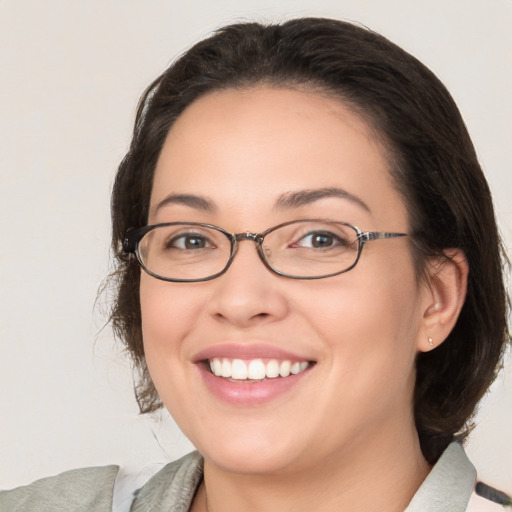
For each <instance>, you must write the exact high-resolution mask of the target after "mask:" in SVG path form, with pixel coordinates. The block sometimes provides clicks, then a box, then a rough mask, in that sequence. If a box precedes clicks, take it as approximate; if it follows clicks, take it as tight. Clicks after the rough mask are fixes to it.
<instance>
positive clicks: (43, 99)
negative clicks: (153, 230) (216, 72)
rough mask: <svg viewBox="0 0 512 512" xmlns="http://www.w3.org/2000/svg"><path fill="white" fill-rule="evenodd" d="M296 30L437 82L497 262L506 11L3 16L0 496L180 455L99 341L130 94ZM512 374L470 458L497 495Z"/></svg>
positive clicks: (446, 4) (256, 5) (506, 211)
mask: <svg viewBox="0 0 512 512" xmlns="http://www.w3.org/2000/svg"><path fill="white" fill-rule="evenodd" d="M305 15H316V16H329V17H336V18H342V19H347V20H355V21H358V22H360V23H363V24H364V25H367V26H369V27H371V28H372V29H374V30H376V31H378V32H381V33H382V34H384V35H385V36H387V37H389V38H390V39H391V40H393V41H394V42H396V43H398V44H399V45H401V46H403V47H404V48H405V49H406V50H408V51H409V52H411V53H412V54H414V55H415V56H417V57H418V58H419V59H420V60H422V61H423V62H424V63H425V64H427V65H428V66H429V67H430V68H431V69H433V70H434V72H436V73H437V74H438V76H439V77H440V78H441V79H442V80H443V81H444V83H445V84H446V85H447V86H448V88H449V89H450V91H451V92H452V94H453V96H454V97H455V100H456V101H457V103H458V105H459V107H460V109H461V111H462V114H463V116H464V118H465V121H466V123H467V125H468V128H469V131H470V133H471V134H472V136H473V140H474V143H475V145H476V148H477V152H478V154H479V157H480V160H481V162H482V164H483V167H484V169H485V172H486V174H487V177H488V179H489V182H490V184H491V188H492V190H493V193H494V199H495V203H496V209H497V213H498V217H499V222H500V227H501V230H502V234H503V237H504V239H505V243H506V246H507V247H508V248H509V249H510V247H511V240H512V206H511V202H512V201H511V193H512V181H511V180H512V178H511V169H510V163H511V161H512V152H511V146H512V128H511V127H512V122H511V119H512V94H511V91H512V70H511V55H512V36H511V34H512V31H511V29H510V27H511V26H512V1H511V0H443V1H442V2H441V1H432V0H425V1H422V0H383V1H379V0H358V1H355V0H354V1H350V0H332V1H329V0H314V1H313V0H293V1H291V0H278V1H276V0H273V1H270V0H258V1H251V0H216V1H208V0H187V1H184V0H183V1H180V2H177V1H175V0H146V1H143V0H140V1H135V0H111V1H109V0H83V1H64V0H62V1H57V0H45V1H43V2H42V1H40V0H3V1H0V77H1V78H0V244H1V245H0V261H1V264H0V289H1V294H0V344H1V345H0V346H1V355H0V487H3V488H9V487H12V486H17V485H21V484H25V483H28V482H30V481H32V480H34V479H36V478H39V477H41V476H46V475H51V474H54V473H58V472H61V471H64V470H66V469H70V468H74V467H81V466H89V465H101V464H110V463H117V464H121V465H123V466H125V467H128V468H134V469H138V468H143V467H144V466H146V465H147V464H153V463H158V462H165V461H167V460H170V459H174V458H176V457H178V456H180V455H181V454H183V453H185V452H187V451H189V450H190V449H191V446H190V445H189V444H188V442H187V440H186V439H185V438H184V436H183V435H182V434H181V433H180V432H179V430H178V429H177V428H176V427H175V426H174V424H173V423H172V420H169V419H168V418H166V417H165V415H164V417H163V419H161V420H159V419H158V418H145V417H141V416H139V415H138V414H137V407H136V405H135V401H134V399H133V396H132V395H133V394H132V385H133V384H132V378H131V371H130V364H129V362H128V361H127V360H126V358H125V357H124V356H123V354H122V352H121V350H120V348H119V347H118V345H117V344H116V343H115V342H114V340H113V337H112V334H111V331H110V328H109V327H108V326H107V327H105V328H103V327H104V323H105V314H104V310H105V308H108V298H107V297H105V296H103V297H101V298H100V299H99V300H98V301H96V295H97V290H98V287H99V286H100V284H101V282H102V280H103V278H104V277H105V276H106V275H107V273H108V271H109V269H110V263H109V231H110V226H109V193H110V187H111V183H112V179H113V176H114V173H115V169H116V166H117V164H118V162H119V161H120V160H121V158H122V157H123V154H124V152H125V150H126V149H127V146H128V143H129V138H130V131H131V128H132V123H133V119H134V111H135V107H136V103H137V100H138V98H139V96H140V94H141V93H142V91H143V89H144V88H145V87H146V85H147V84H148V83H149V82H150V81H151V80H152V79H153V78H154V77H156V76H157V75H158V74H159V73H160V72H161V71H162V70H163V69H164V68H165V67H166V66H167V65H168V64H169V63H170V62H171V61H172V59H173V58H174V57H175V56H176V55H178V54H179V53H181V52H182V51H183V50H184V49H185V48H187V47H189V46H190V45H191V44H193V43H194V42H196V41H198V40H199V39H200V38H202V37H204V36H206V35H207V34H208V33H209V32H210V31H211V30H213V29H215V28H216V27H219V26H221V25H223V24H226V23H228V22H233V21H237V20H238V21H240V20H260V21H276V20H284V19H286V18H289V17H293V16H305ZM511 366H512V365H511V364H510V363H509V364H508V365H506V368H505V371H504V372H502V374H501V377H500V379H499V380H498V381H497V382H496V383H495V385H494V386H493V390H492V392H491V394H490V395H489V396H488V397H487V398H486V399H485V400H484V402H483V404H482V406H481V408H480V412H479V415H478V421H479V426H478V427H477V428H476V430H475V431H474V433H473V435H472V437H471V440H470V442H469V445H468V451H469V454H470V457H471V458H472V460H473V462H474V463H475V465H476V466H477V467H478V469H479V473H480V477H481V478H483V479H484V480H486V481H488V482H489V483H491V484H493V485H496V486H499V487H501V488H503V489H504V490H508V492H512V439H511V425H512V371H511Z"/></svg>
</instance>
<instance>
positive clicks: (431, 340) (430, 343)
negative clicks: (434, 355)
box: [428, 336, 434, 347]
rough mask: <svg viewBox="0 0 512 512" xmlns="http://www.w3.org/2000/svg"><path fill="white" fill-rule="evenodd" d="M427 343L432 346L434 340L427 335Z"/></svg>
mask: <svg viewBox="0 0 512 512" xmlns="http://www.w3.org/2000/svg"><path fill="white" fill-rule="evenodd" d="M428 344H429V345H430V346H431V347H433V346H434V340H433V339H432V338H431V337H430V336H429V337H428Z"/></svg>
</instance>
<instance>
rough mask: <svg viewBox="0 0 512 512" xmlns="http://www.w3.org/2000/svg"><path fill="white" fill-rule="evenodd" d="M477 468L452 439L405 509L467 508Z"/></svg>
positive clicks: (443, 511)
mask: <svg viewBox="0 0 512 512" xmlns="http://www.w3.org/2000/svg"><path fill="white" fill-rule="evenodd" d="M475 480H476V470H475V468H474V467H473V464H471V462H469V459H468V458H467V456H466V454H465V453H464V450H463V449H462V447H461V446H460V444H458V443H451V444H450V445H449V446H448V448H447V449H446V450H445V452H444V453H443V455H441V458H440V459H439V460H438V461H437V463H436V464H435V466H434V467H433V468H432V471H431V472H430V474H429V475H428V476H427V478H426V479H425V481H424V482H423V483H422V484H421V486H420V488H419V489H418V491H417V492H416V494H415V495H414V497H413V499H412V500H411V502H410V503H409V506H408V507H407V508H406V509H405V512H464V511H465V510H466V508H467V506H468V502H469V498H470V497H471V493H472V492H473V487H474V485H475Z"/></svg>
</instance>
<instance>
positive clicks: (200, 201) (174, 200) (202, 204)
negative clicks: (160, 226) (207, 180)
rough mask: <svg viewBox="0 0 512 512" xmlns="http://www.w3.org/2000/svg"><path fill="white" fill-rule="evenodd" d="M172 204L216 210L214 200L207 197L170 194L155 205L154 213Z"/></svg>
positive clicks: (207, 210) (206, 210) (208, 210)
mask: <svg viewBox="0 0 512 512" xmlns="http://www.w3.org/2000/svg"><path fill="white" fill-rule="evenodd" d="M170 204H181V205H185V206H190V207H191V208H195V209H196V210H203V211H205V212H214V211H215V210H216V207H215V204H214V202H213V201H212V200H211V199H208V198H207V197H203V196H196V195H195V194H169V195H168V196H167V197H165V198H164V199H162V201H160V202H159V203H158V204H157V205H155V206H154V207H153V213H154V214H156V212H157V211H158V210H160V209H161V208H163V207H164V206H168V205H170Z"/></svg>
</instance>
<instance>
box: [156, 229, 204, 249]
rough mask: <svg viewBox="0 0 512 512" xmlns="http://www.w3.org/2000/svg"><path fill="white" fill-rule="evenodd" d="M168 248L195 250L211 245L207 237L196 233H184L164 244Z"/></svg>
mask: <svg viewBox="0 0 512 512" xmlns="http://www.w3.org/2000/svg"><path fill="white" fill-rule="evenodd" d="M166 245H167V247H168V248H169V249H183V250H197V249H207V248H210V247H213V244H212V243H211V241H210V240H208V238H207V237H205V236H202V235H199V234H197V233H185V234H181V235H179V236H176V237H174V238H172V239H171V240H169V242H168V243H167V244H166Z"/></svg>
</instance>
